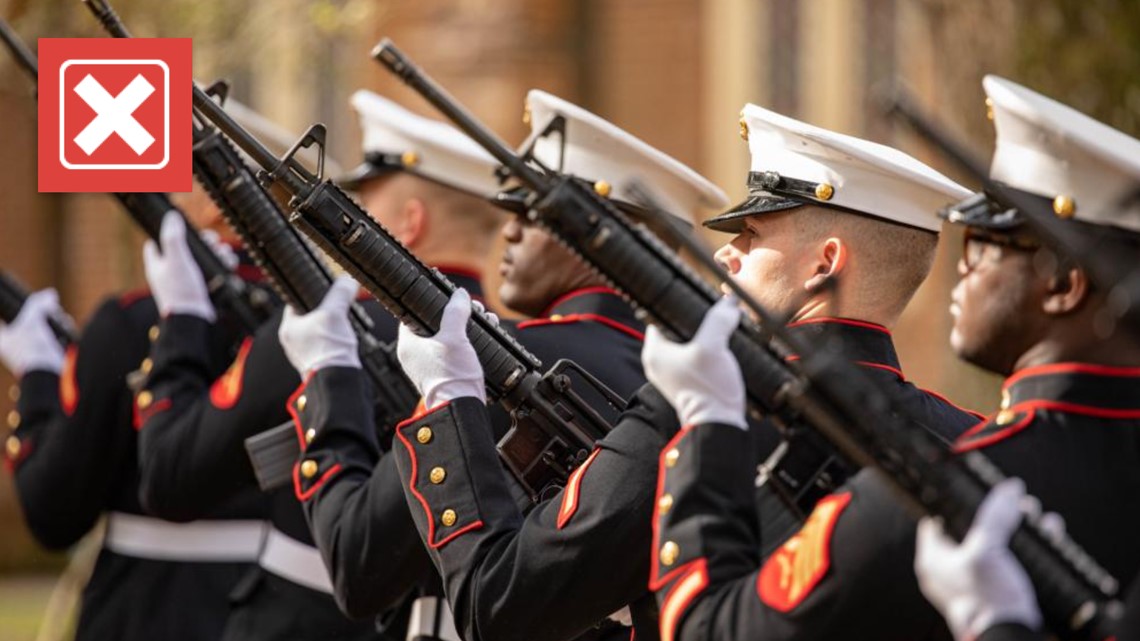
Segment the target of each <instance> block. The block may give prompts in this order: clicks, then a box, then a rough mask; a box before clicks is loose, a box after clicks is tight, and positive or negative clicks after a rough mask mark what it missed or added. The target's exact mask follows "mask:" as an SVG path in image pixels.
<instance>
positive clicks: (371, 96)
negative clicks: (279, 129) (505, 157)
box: [339, 90, 500, 199]
mask: <svg viewBox="0 0 1140 641" xmlns="http://www.w3.org/2000/svg"><path fill="white" fill-rule="evenodd" d="M351 103H352V106H353V108H354V109H356V112H357V113H358V114H360V126H361V129H363V131H364V137H363V148H364V164H362V165H360V166H359V167H357V168H356V169H355V170H353V171H352V173H350V174H349V175H348V176H345V177H344V178H342V179H341V180H340V181H339V182H340V183H341V185H342V186H344V187H345V188H346V189H355V188H357V187H358V186H359V185H360V183H361V182H363V181H364V180H366V179H368V178H372V177H375V176H380V175H383V174H386V173H388V172H391V171H407V172H410V173H413V174H415V175H417V176H421V177H423V178H427V179H430V180H433V181H435V182H438V183H440V184H443V185H447V186H448V187H453V188H455V189H460V190H463V191H466V192H469V193H471V194H473V195H475V196H479V197H481V198H487V199H491V198H493V197H494V196H495V194H496V193H497V192H498V191H499V190H500V187H499V179H498V177H496V176H495V169H496V168H497V167H498V163H497V162H496V161H495V159H494V158H493V157H492V156H491V155H490V154H489V153H487V152H486V151H484V150H483V148H482V147H480V146H479V145H478V144H476V143H475V141H473V140H471V139H470V138H468V137H467V136H466V135H464V134H463V133H462V132H460V131H459V130H458V129H456V128H455V127H452V126H451V125H448V124H445V123H442V122H439V121H437V120H431V119H429V118H424V117H423V116H418V115H416V114H414V113H412V112H410V111H408V110H407V109H404V108H403V107H401V106H399V105H397V104H396V103H394V102H392V101H391V100H388V99H387V98H384V97H381V96H379V95H377V94H375V93H373V92H371V91H364V90H360V91H357V92H356V93H354V94H352V100H351Z"/></svg>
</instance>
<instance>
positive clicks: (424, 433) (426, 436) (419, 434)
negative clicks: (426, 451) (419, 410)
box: [416, 425, 433, 445]
mask: <svg viewBox="0 0 1140 641" xmlns="http://www.w3.org/2000/svg"><path fill="white" fill-rule="evenodd" d="M432 436H433V435H432V433H431V428H430V427H428V426H426V425H425V426H424V427H421V428H420V429H418V430H416V440H417V441H419V442H420V443H423V444H424V445H427V444H428V443H431V438H432Z"/></svg>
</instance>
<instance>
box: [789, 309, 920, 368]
mask: <svg viewBox="0 0 1140 641" xmlns="http://www.w3.org/2000/svg"><path fill="white" fill-rule="evenodd" d="M788 331H789V332H790V333H791V335H792V336H794V337H795V338H797V339H799V340H802V341H804V342H806V343H809V344H811V345H822V344H823V342H822V341H828V340H830V339H833V338H834V339H838V341H839V343H840V344H841V345H842V346H843V352H844V354H845V355H846V356H847V358H848V359H849V360H851V361H852V362H854V363H855V364H856V365H861V366H864V367H870V368H873V369H880V370H885V371H888V372H891V373H892V374H894V375H895V376H898V377H899V378H900V379H904V378H905V377H904V376H903V373H902V367H901V366H900V365H899V357H898V353H897V352H896V351H895V344H894V341H893V339H892V338H891V332H890V330H889V329H887V328H886V327H883V326H882V325H878V324H876V323H869V322H867V321H861V320H853V319H850V318H826V317H825V318H809V319H807V320H802V321H796V322H794V323H790V324H789V325H788ZM798 358H799V355H793V356H791V357H790V358H789V360H795V359H798Z"/></svg>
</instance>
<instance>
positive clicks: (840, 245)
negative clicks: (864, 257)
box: [804, 236, 847, 292]
mask: <svg viewBox="0 0 1140 641" xmlns="http://www.w3.org/2000/svg"><path fill="white" fill-rule="evenodd" d="M846 266H847V245H846V243H844V242H843V239H841V238H835V237H834V236H833V237H831V238H828V239H827V240H825V241H823V244H822V245H820V247H819V251H818V253H817V254H816V257H815V265H814V270H813V271H812V275H811V276H810V277H809V278H808V279H807V280H806V281H805V282H804V289H805V290H807V291H809V292H813V291H816V290H818V289H821V288H822V287H823V286H824V285H826V284H827V282H828V281H830V280H831V279H832V278H835V277H836V276H838V275H839V273H840V272H842V271H843V268H844V267H846Z"/></svg>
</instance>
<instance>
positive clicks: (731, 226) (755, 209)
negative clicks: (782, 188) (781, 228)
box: [703, 193, 808, 234]
mask: <svg viewBox="0 0 1140 641" xmlns="http://www.w3.org/2000/svg"><path fill="white" fill-rule="evenodd" d="M806 204H808V203H807V201H804V200H797V199H795V198H788V197H786V196H777V195H775V194H769V193H754V194H752V195H751V196H749V197H748V198H747V199H746V200H744V202H742V203H740V204H738V205H736V206H735V207H733V208H732V209H729V210H728V211H726V212H724V213H723V214H719V215H717V216H713V217H712V218H710V219H708V220H706V221H705V222H704V223H703V224H704V226H705V227H707V228H709V229H711V230H713V231H719V232H724V233H726V234H739V233H740V232H741V230H742V229H744V219H745V218H748V217H749V216H755V215H757V214H767V213H771V212H777V211H787V210H789V209H795V208H796V207H801V206H803V205H806Z"/></svg>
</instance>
